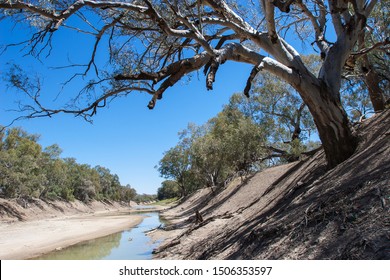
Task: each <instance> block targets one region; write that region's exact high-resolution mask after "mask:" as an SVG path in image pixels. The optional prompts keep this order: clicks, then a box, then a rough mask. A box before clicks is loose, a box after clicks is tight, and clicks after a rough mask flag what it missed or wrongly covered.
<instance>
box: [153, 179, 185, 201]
mask: <svg viewBox="0 0 390 280" xmlns="http://www.w3.org/2000/svg"><path fill="white" fill-rule="evenodd" d="M175 197H180V188H179V185H178V184H177V182H176V181H172V180H165V181H163V182H162V183H161V187H159V188H158V190H157V199H158V200H164V199H169V198H175Z"/></svg>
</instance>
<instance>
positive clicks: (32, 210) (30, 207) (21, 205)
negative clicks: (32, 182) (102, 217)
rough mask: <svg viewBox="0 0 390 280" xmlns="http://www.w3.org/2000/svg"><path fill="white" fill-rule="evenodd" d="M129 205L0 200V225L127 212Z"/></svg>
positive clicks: (110, 202)
mask: <svg viewBox="0 0 390 280" xmlns="http://www.w3.org/2000/svg"><path fill="white" fill-rule="evenodd" d="M135 205H136V204H135V203H134V202H131V204H127V203H126V204H123V203H118V202H114V201H96V200H95V201H92V202H90V203H88V204H86V203H83V202H81V201H78V200H75V201H60V200H57V201H49V200H41V199H29V200H25V199H2V198H0V223H12V222H16V221H31V220H38V219H43V218H55V217H62V216H69V215H79V214H92V213H99V212H116V211H128V210H129V208H130V206H135Z"/></svg>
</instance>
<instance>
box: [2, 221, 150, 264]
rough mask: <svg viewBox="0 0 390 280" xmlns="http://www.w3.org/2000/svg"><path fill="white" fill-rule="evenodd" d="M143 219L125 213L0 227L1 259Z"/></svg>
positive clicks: (104, 232)
mask: <svg viewBox="0 0 390 280" xmlns="http://www.w3.org/2000/svg"><path fill="white" fill-rule="evenodd" d="M142 220H143V216H138V215H131V216H130V215H128V213H99V214H89V215H74V216H69V217H59V218H53V219H42V220H33V221H27V222H16V223H11V224H5V223H1V224H0V259H2V260H4V259H28V258H32V257H37V256H39V255H42V254H45V253H48V252H50V251H53V250H56V249H57V250H59V249H61V248H65V247H67V246H71V245H74V244H76V243H79V242H82V241H86V240H90V239H94V238H98V237H102V236H106V235H109V234H112V233H115V232H119V231H122V230H125V229H129V228H131V227H134V226H136V225H138V224H139V223H140V222H142Z"/></svg>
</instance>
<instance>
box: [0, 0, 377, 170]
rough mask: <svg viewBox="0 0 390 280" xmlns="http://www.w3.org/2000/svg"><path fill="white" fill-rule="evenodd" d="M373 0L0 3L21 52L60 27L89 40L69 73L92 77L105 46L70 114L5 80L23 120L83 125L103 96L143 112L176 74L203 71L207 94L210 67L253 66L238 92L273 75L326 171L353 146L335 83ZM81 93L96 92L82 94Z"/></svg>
mask: <svg viewBox="0 0 390 280" xmlns="http://www.w3.org/2000/svg"><path fill="white" fill-rule="evenodd" d="M377 2H378V1H377V0H367V1H366V0H349V1H347V0H341V1H340V0H328V1H325V0H310V1H309V0H308V1H302V0H288V1H282V0H273V1H269V0H261V1H253V0H251V1H249V0H248V1H232V0H227V1H223V0H183V1H177V0H153V1H152V0H133V1H124V0H118V1H104V0H103V1H97V0H96V1H93V0H77V1H71V0H63V1H52V0H40V1H19V0H1V1H0V9H1V10H2V11H3V13H4V15H5V16H6V17H7V18H12V19H13V20H15V22H16V23H27V24H30V25H31V26H33V27H34V28H35V31H36V32H35V33H34V34H33V35H32V37H31V40H29V41H28V42H26V44H27V45H28V46H29V47H30V53H31V54H35V55H41V54H42V53H43V51H44V49H45V48H48V49H50V46H51V40H52V39H53V37H54V36H53V34H55V33H57V32H60V30H61V29H64V28H65V27H69V28H72V29H73V30H75V31H76V32H84V33H87V34H93V36H94V38H95V40H94V42H93V43H92V46H91V47H90V49H91V52H90V56H89V59H88V62H87V63H86V64H85V69H84V71H81V72H80V73H76V74H75V76H77V75H84V74H85V73H88V72H90V71H95V72H96V73H97V74H98V73H99V66H98V65H97V59H96V55H97V53H98V50H99V48H101V44H103V42H107V45H108V52H109V61H108V62H109V63H111V66H112V69H111V68H109V69H108V70H106V71H105V72H104V73H102V74H101V76H100V77H101V78H100V79H98V80H93V81H91V82H89V83H87V85H86V87H85V88H84V90H83V91H81V92H80V93H78V94H77V95H76V97H75V98H76V99H77V98H78V99H79V102H78V103H77V104H80V103H81V106H80V107H73V108H72V107H69V106H67V107H64V108H55V109H50V108H48V107H47V106H45V104H43V103H42V102H41V100H40V98H39V96H40V91H41V84H40V83H37V82H33V81H32V80H31V79H26V78H29V77H26V76H23V75H21V74H15V75H14V76H13V77H11V80H12V83H13V85H14V86H15V87H16V88H19V89H20V90H22V91H24V92H25V93H26V94H28V95H29V96H30V97H31V98H32V100H33V104H29V106H28V107H25V108H24V109H26V110H30V112H29V116H30V117H37V116H50V115H53V114H56V113H60V112H66V113H74V114H77V115H81V116H84V117H85V118H90V117H92V116H93V115H94V114H96V112H97V110H98V109H99V108H100V107H103V106H105V105H106V104H107V102H109V101H110V100H111V99H113V98H115V97H118V96H123V95H127V94H128V93H129V92H131V91H144V92H148V93H150V94H151V96H152V97H151V100H150V102H149V104H148V107H149V108H150V109H153V108H154V107H155V105H156V102H157V101H158V100H159V99H161V98H162V97H163V95H164V93H165V92H166V90H167V89H168V88H169V87H171V86H174V85H175V84H176V83H177V82H178V81H179V80H180V79H181V78H182V77H183V76H185V75H188V74H190V73H192V72H195V71H197V70H200V69H201V68H203V71H204V73H205V76H206V78H205V80H206V88H207V89H212V88H213V83H214V82H215V79H216V74H217V72H218V69H219V68H220V66H221V65H222V64H223V63H224V62H226V61H237V62H241V63H247V64H250V65H253V70H252V71H251V73H250V74H249V78H248V81H247V85H248V86H247V90H246V93H247V92H248V88H249V87H250V84H251V81H252V80H253V79H254V77H256V76H257V75H258V74H259V73H262V72H270V73H272V74H273V75H276V76H277V77H279V78H280V79H282V80H284V81H285V82H287V83H288V84H290V85H291V86H292V87H293V88H294V89H295V90H296V91H297V92H298V93H299V95H300V96H301V98H302V99H303V101H304V102H305V104H306V105H307V106H308V108H309V110H310V112H311V114H312V115H313V118H314V122H315V124H316V126H317V129H318V133H319V136H320V139H321V141H322V144H323V147H324V150H325V154H326V157H327V161H328V165H329V167H334V166H335V165H337V164H338V163H340V162H342V161H344V160H345V159H347V158H348V157H349V156H351V154H352V153H353V152H354V150H355V147H356V139H355V137H354V136H353V134H352V131H351V129H350V127H349V120H348V117H347V114H346V112H345V110H344V109H343V107H342V105H341V100H340V87H341V77H342V73H343V69H344V66H345V63H346V62H347V60H348V59H349V58H350V57H351V55H352V51H354V52H359V51H362V50H361V48H362V47H364V44H363V45H362V46H361V45H359V44H357V43H358V39H359V36H361V34H362V33H363V31H364V29H365V28H366V24H367V19H368V18H369V17H370V14H371V12H372V11H373V9H374V7H375V5H376V4H377ZM76 17H77V19H78V21H80V20H82V21H84V23H85V24H84V25H83V26H86V29H83V26H72V21H71V19H72V18H76ZM76 22H77V21H76ZM333 35H334V36H333ZM103 38H106V40H103ZM295 38H301V39H303V40H304V41H306V42H308V43H311V42H312V45H313V47H314V48H315V49H316V51H318V55H319V56H320V57H321V59H322V63H321V69H320V72H319V74H318V75H314V74H313V73H312V71H310V69H309V68H308V67H307V65H306V64H305V62H304V61H303V59H302V56H301V54H300V52H299V51H298V50H297V49H296V48H294V46H293V43H294V40H295ZM289 42H290V43H289ZM48 52H49V51H48ZM42 59H43V56H42ZM78 66H80V65H78ZM103 74H104V75H103ZM99 86H100V88H99ZM89 90H95V91H96V92H95V93H94V94H90V93H89V94H88V91H89ZM86 97H88V98H86ZM83 98H84V99H83ZM85 99H87V101H86V103H84V104H82V100H85Z"/></svg>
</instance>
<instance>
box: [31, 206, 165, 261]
mask: <svg viewBox="0 0 390 280" xmlns="http://www.w3.org/2000/svg"><path fill="white" fill-rule="evenodd" d="M143 215H145V216H146V218H145V219H144V220H143V221H142V222H141V223H140V224H139V225H138V226H137V227H135V228H132V229H130V230H126V231H123V232H119V233H115V234H111V235H108V236H105V237H101V238H97V239H93V240H90V241H86V242H82V243H79V244H76V245H74V246H71V247H68V248H65V249H63V250H61V251H54V252H51V253H49V254H46V255H43V256H41V257H39V258H36V259H37V260H147V259H151V258H152V251H153V249H154V248H156V247H157V246H158V245H159V243H160V242H161V241H157V242H152V240H151V239H150V238H149V237H148V236H147V235H145V231H147V230H151V229H153V228H156V227H158V226H159V225H160V224H162V223H163V222H162V221H161V220H160V218H159V215H158V213H146V214H143Z"/></svg>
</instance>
